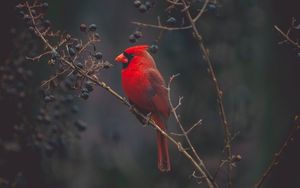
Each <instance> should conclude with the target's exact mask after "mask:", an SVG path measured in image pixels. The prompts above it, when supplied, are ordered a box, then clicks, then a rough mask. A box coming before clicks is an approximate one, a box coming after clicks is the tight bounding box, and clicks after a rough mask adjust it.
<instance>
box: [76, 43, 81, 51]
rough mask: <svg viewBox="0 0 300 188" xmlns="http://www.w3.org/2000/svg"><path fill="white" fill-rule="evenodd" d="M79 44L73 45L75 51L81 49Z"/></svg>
mask: <svg viewBox="0 0 300 188" xmlns="http://www.w3.org/2000/svg"><path fill="white" fill-rule="evenodd" d="M81 47H82V46H81V44H80V43H78V44H76V46H75V49H76V50H77V51H79V50H80V49H81Z"/></svg>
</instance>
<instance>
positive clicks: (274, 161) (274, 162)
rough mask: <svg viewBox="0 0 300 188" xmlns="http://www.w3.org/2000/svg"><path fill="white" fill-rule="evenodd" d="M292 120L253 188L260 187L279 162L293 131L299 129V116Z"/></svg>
mask: <svg viewBox="0 0 300 188" xmlns="http://www.w3.org/2000/svg"><path fill="white" fill-rule="evenodd" d="M294 120H295V123H294V125H293V127H292V128H291V130H290V132H289V134H288V136H287V137H286V139H285V141H284V143H283V144H282V146H281V147H280V149H279V151H278V152H276V153H275V154H274V156H273V158H272V160H271V162H270V164H269V165H268V167H267V168H266V170H265V171H264V173H263V175H262V176H261V177H260V178H259V180H258V182H257V183H256V184H255V185H254V188H260V187H261V186H262V184H263V183H264V182H265V180H266V178H267V177H268V176H269V175H270V174H271V172H272V170H273V169H274V167H275V166H276V165H278V164H279V162H280V158H281V156H282V155H283V153H284V152H285V151H286V149H287V147H288V145H289V143H290V142H291V141H293V140H294V135H295V133H296V132H297V131H299V130H300V122H299V120H300V117H299V116H295V119H294Z"/></svg>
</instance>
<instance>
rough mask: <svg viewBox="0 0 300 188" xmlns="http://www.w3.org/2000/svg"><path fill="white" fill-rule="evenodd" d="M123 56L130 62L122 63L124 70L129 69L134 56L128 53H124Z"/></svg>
mask: <svg viewBox="0 0 300 188" xmlns="http://www.w3.org/2000/svg"><path fill="white" fill-rule="evenodd" d="M123 55H124V56H125V57H126V58H127V60H128V62H127V63H122V68H123V69H125V68H127V67H128V65H129V63H130V62H131V60H132V58H133V55H132V54H128V53H126V52H123Z"/></svg>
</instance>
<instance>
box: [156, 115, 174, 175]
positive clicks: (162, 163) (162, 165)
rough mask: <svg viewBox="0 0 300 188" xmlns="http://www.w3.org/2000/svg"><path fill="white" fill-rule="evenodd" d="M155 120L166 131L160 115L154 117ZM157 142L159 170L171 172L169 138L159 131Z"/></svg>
mask: <svg viewBox="0 0 300 188" xmlns="http://www.w3.org/2000/svg"><path fill="white" fill-rule="evenodd" d="M152 117H153V120H154V121H155V123H156V124H157V125H158V126H159V127H160V128H161V129H162V130H164V131H165V130H166V127H165V123H164V121H163V120H161V118H160V117H159V116H158V115H153V116H152ZM156 134H157V136H156V142H157V159H158V161H157V165H158V169H159V170H160V171H162V172H165V171H170V170H171V163H170V157H169V148H168V142H167V138H166V137H165V136H164V135H163V134H161V132H160V131H159V130H157V132H156Z"/></svg>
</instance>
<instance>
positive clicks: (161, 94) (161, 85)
mask: <svg viewBox="0 0 300 188" xmlns="http://www.w3.org/2000/svg"><path fill="white" fill-rule="evenodd" d="M147 74H148V78H149V82H150V84H151V89H150V91H149V94H150V97H151V101H152V103H153V105H154V107H155V109H156V111H157V112H158V113H160V115H162V116H163V117H164V119H167V118H168V117H169V115H170V105H169V101H168V91H167V88H166V86H165V81H164V79H163V77H162V76H161V74H160V73H159V72H158V70H157V69H149V70H147Z"/></svg>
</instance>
